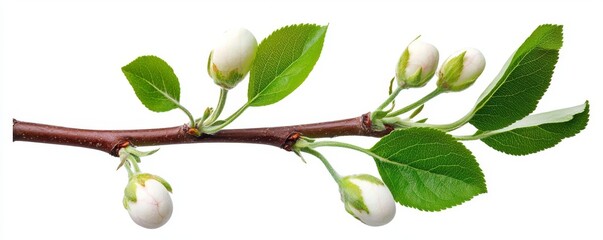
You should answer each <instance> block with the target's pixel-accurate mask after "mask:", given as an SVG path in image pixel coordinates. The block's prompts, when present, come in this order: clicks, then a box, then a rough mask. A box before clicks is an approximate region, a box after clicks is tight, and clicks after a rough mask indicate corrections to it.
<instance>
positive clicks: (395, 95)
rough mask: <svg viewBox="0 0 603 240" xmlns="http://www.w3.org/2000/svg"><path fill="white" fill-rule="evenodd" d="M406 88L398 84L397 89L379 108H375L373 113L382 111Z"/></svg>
mask: <svg viewBox="0 0 603 240" xmlns="http://www.w3.org/2000/svg"><path fill="white" fill-rule="evenodd" d="M392 80H393V79H392ZM403 89H404V87H403V86H398V87H397V88H396V90H394V91H393V92H392V93H391V94H390V95H389V97H388V98H387V99H385V101H384V102H383V103H381V105H379V107H377V109H375V111H373V114H375V113H376V112H379V111H382V110H383V109H384V108H385V107H387V106H388V105H389V104H390V103H392V102H393V101H394V99H396V97H397V96H398V94H400V92H401V91H402V90H403ZM373 116H374V115H372V116H371V119H373V118H374V117H373Z"/></svg>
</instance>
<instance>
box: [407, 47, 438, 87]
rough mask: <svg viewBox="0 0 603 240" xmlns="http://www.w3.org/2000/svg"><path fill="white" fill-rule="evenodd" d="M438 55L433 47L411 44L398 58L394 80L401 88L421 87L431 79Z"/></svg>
mask: <svg viewBox="0 0 603 240" xmlns="http://www.w3.org/2000/svg"><path fill="white" fill-rule="evenodd" d="M439 58H440V55H439V53H438V49H436V48H435V47H434V46H433V45H431V44H429V43H425V42H421V41H417V40H415V41H413V42H411V43H410V44H409V45H408V47H406V50H404V52H403V53H402V56H400V60H399V61H398V66H397V67H396V79H397V80H398V85H400V86H402V87H422V86H425V84H426V83H427V82H428V81H429V80H430V79H431V78H432V77H433V75H434V74H435V71H436V67H437V65H438V61H439Z"/></svg>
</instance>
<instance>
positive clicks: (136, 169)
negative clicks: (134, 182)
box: [128, 155, 140, 173]
mask: <svg viewBox="0 0 603 240" xmlns="http://www.w3.org/2000/svg"><path fill="white" fill-rule="evenodd" d="M128 160H130V161H129V162H130V163H132V166H133V167H134V173H140V167H138V163H137V162H136V159H135V158H134V157H132V155H130V156H128Z"/></svg>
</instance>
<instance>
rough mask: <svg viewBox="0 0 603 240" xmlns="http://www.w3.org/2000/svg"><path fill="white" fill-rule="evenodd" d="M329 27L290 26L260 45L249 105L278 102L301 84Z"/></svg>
mask: <svg viewBox="0 0 603 240" xmlns="http://www.w3.org/2000/svg"><path fill="white" fill-rule="evenodd" d="M326 32H327V26H318V25H312V24H302V25H291V26H287V27H283V28H281V29H278V30H276V31H274V32H273V33H272V34H271V35H270V36H268V37H267V38H265V39H264V40H263V41H262V42H261V43H260V45H259V46H258V52H257V55H256V58H255V60H254V63H253V65H252V66H251V71H250V76H249V88H248V92H247V97H248V102H249V105H250V106H265V105H270V104H273V103H276V102H278V101H280V100H282V99H283V98H285V97H286V96H287V95H289V94H290V93H291V92H293V91H294V90H295V89H296V88H297V87H299V85H301V84H302V83H303V82H304V80H305V79H306V77H308V75H309V74H310V71H312V68H314V65H315V64H316V61H318V58H319V57H320V52H321V50H322V45H323V42H324V39H325V34H326Z"/></svg>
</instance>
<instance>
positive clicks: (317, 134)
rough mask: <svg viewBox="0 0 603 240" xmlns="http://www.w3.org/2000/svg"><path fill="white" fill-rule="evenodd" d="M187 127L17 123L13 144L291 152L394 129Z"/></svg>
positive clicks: (355, 122) (362, 120) (349, 122)
mask: <svg viewBox="0 0 603 240" xmlns="http://www.w3.org/2000/svg"><path fill="white" fill-rule="evenodd" d="M189 130H190V129H189V127H188V126H186V125H183V126H176V127H169V128H156V129H136V130H90V129H77V128H67V127H59V126H52V125H45V124H39V123H30V122H22V121H17V120H15V119H13V142H14V141H25V142H39V143H49V144H59V145H69V146H77V147H85V148H92V149H96V150H100V151H103V152H106V153H109V154H111V155H113V156H118V152H119V149H120V148H122V147H125V146H128V145H130V144H131V145H134V146H156V145H167V144H184V143H204V142H224V143H255V144H266V145H271V146H275V147H279V148H282V149H284V150H287V151H291V147H292V146H293V144H295V142H296V141H297V140H298V139H299V138H300V137H301V136H306V137H311V138H325V137H337V136H347V135H356V136H371V137H380V136H384V135H386V134H388V133H389V132H391V131H392V129H387V130H384V131H374V130H373V129H372V128H371V121H370V114H369V113H367V114H363V115H362V116H360V117H355V118H349V119H343V120H337V121H331V122H321V123H311V124H303V125H292V126H281V127H266V128H249V129H225V130H222V131H220V132H217V133H216V134H213V135H208V134H203V135H201V136H199V137H196V136H194V135H191V134H189V133H188V132H189Z"/></svg>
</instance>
